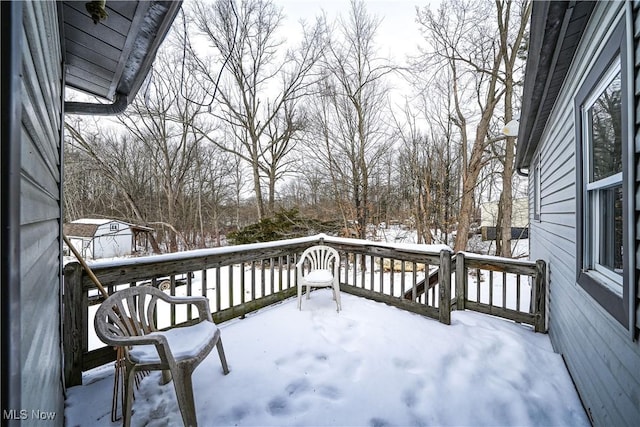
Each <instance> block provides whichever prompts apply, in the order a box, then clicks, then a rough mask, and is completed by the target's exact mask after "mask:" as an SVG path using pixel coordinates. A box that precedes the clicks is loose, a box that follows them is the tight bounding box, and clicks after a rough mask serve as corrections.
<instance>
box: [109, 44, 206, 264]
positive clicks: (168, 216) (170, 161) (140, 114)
mask: <svg viewBox="0 0 640 427" xmlns="http://www.w3.org/2000/svg"><path fill="white" fill-rule="evenodd" d="M179 60H180V54H179V53H178V52H176V51H175V50H163V51H161V52H160V53H159V54H158V56H157V59H156V66H155V68H154V74H153V76H152V79H151V81H150V82H149V84H148V85H147V87H146V88H145V90H144V96H143V97H137V98H136V99H135V100H134V102H133V103H132V105H131V112H130V114H128V115H124V116H119V120H120V122H121V123H122V124H123V125H124V126H125V127H126V129H127V132H129V133H130V134H131V135H132V136H133V137H134V138H135V141H136V142H137V143H138V144H141V145H142V146H143V147H144V148H145V151H146V155H147V156H148V157H149V158H150V159H151V161H152V163H153V171H154V174H155V178H156V179H157V182H159V185H160V188H161V191H162V193H163V194H164V200H163V205H162V209H160V210H159V213H160V214H161V215H162V217H161V218H158V219H156V221H155V223H156V224H158V225H160V226H162V227H164V229H165V230H166V232H167V234H168V237H169V251H171V252H175V251H177V250H178V248H179V247H178V240H177V238H178V237H180V238H181V239H182V243H183V244H184V245H185V246H186V247H189V244H188V242H187V241H186V239H185V238H184V236H181V233H180V232H179V231H178V228H179V226H178V224H179V223H180V222H181V220H182V219H181V218H180V215H179V210H180V204H181V203H183V201H184V197H183V196H184V186H185V185H186V183H187V180H188V177H189V173H190V169H191V168H192V165H193V164H194V162H195V158H196V154H197V145H198V144H199V143H200V141H201V140H202V138H203V135H202V133H200V132H195V130H194V129H195V128H196V127H197V128H198V129H200V130H201V129H202V127H203V126H204V124H202V123H198V120H199V117H200V110H201V109H202V106H201V105H199V104H198V103H195V102H191V100H193V99H200V100H202V99H203V98H204V96H205V93H204V91H203V90H202V89H201V88H200V86H199V85H196V84H194V82H193V79H194V78H195V76H192V75H189V74H185V75H183V76H181V75H180V74H179V73H175V71H174V67H173V64H175V63H179ZM185 91H187V94H186V96H185Z"/></svg>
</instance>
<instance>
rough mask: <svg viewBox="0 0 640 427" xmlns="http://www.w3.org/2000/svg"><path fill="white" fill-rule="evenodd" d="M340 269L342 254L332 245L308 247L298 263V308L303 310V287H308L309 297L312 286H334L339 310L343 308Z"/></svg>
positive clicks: (334, 294) (334, 295)
mask: <svg viewBox="0 0 640 427" xmlns="http://www.w3.org/2000/svg"><path fill="white" fill-rule="evenodd" d="M339 269H340V254H338V251H336V250H335V249H333V248H332V247H330V246H325V245H316V246H311V247H310V248H307V249H306V250H305V251H304V252H303V253H302V256H301V257H300V260H299V261H298V263H297V264H296V272H297V276H298V310H302V290H303V289H302V288H303V287H304V286H306V288H307V299H309V292H310V290H311V288H323V287H329V286H331V287H332V288H333V299H334V300H335V301H336V305H337V306H338V312H339V311H340V310H341V309H342V306H341V304H340V282H339V275H338V271H339Z"/></svg>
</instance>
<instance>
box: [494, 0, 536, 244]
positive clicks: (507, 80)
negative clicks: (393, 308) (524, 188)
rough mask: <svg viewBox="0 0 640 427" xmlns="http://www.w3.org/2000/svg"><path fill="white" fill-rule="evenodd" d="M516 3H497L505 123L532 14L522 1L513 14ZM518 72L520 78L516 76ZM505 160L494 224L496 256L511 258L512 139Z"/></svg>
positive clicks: (507, 142) (509, 115)
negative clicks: (502, 69)
mask: <svg viewBox="0 0 640 427" xmlns="http://www.w3.org/2000/svg"><path fill="white" fill-rule="evenodd" d="M515 4H517V3H515V2H510V1H504V0H496V8H497V11H498V29H499V31H500V53H501V56H502V61H503V63H504V74H503V77H502V82H503V84H504V87H505V95H504V121H505V123H508V122H510V121H511V120H512V119H513V118H514V117H513V109H514V91H515V86H516V85H517V84H520V83H521V82H518V80H517V79H518V78H519V77H522V74H523V73H522V72H521V70H519V69H518V65H519V64H518V60H519V62H520V64H524V61H523V58H521V53H522V51H521V49H522V42H523V39H524V36H525V31H526V29H527V24H528V22H529V17H530V15H531V3H530V2H529V1H527V0H521V2H520V3H519V4H517V5H518V7H519V9H518V10H516V11H512V9H511V7H512V6H513V5H515ZM513 20H518V22H517V26H515V25H512V24H511V23H512V21H513ZM516 73H519V74H520V75H517V74H516ZM503 158H504V161H503V172H502V193H501V194H500V202H499V204H498V212H499V215H498V216H499V218H500V221H499V222H498V223H497V224H496V232H497V233H496V254H497V255H500V256H504V257H511V254H512V252H511V217H512V208H513V203H512V201H513V170H514V161H515V137H508V138H506V139H505V148H504V157H503Z"/></svg>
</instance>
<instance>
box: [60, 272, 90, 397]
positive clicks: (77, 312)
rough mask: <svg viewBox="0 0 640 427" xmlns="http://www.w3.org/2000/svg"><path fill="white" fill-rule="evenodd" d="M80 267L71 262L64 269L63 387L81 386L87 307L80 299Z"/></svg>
mask: <svg viewBox="0 0 640 427" xmlns="http://www.w3.org/2000/svg"><path fill="white" fill-rule="evenodd" d="M82 295H83V293H82V266H81V265H80V264H79V263H77V262H71V263H69V264H67V265H66V266H65V267H64V294H63V309H64V313H63V324H62V326H63V327H62V331H63V337H62V352H63V355H64V380H65V387H72V386H75V385H82V355H83V353H84V349H83V347H84V346H83V341H84V340H83V336H84V333H83V325H84V324H86V320H85V319H86V317H87V315H86V314H84V313H83V311H85V310H87V306H86V305H85V304H83V298H82Z"/></svg>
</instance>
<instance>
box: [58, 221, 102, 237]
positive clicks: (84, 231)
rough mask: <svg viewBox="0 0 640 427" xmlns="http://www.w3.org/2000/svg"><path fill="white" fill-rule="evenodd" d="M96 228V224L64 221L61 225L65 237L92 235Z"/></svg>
mask: <svg viewBox="0 0 640 427" xmlns="http://www.w3.org/2000/svg"><path fill="white" fill-rule="evenodd" d="M97 229H98V225H97V224H81V223H66V224H64V225H63V226H62V231H63V232H64V235H65V236H67V237H93V236H95V234H96V230H97Z"/></svg>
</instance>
